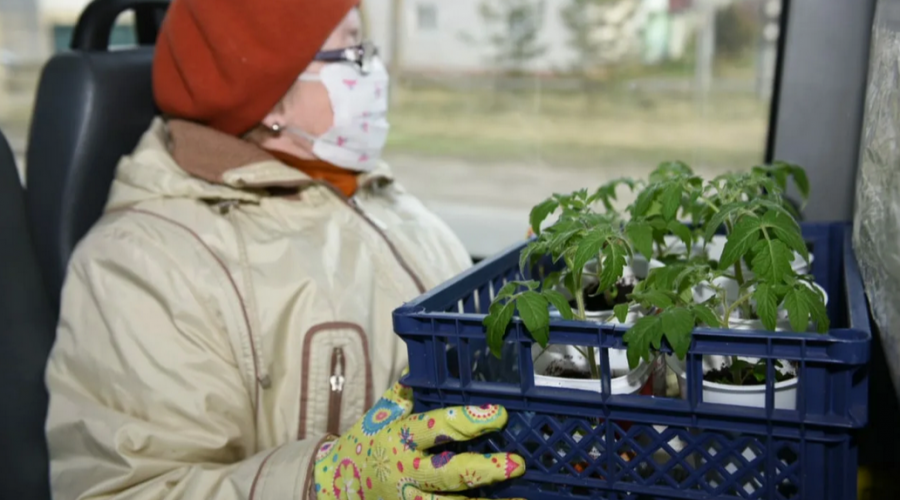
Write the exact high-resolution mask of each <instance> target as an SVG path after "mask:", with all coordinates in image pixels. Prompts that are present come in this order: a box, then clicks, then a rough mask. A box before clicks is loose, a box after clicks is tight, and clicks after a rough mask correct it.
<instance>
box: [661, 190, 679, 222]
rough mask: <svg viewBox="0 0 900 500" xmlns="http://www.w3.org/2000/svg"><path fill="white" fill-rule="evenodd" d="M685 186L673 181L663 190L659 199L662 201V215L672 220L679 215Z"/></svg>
mask: <svg viewBox="0 0 900 500" xmlns="http://www.w3.org/2000/svg"><path fill="white" fill-rule="evenodd" d="M683 192H684V186H682V185H681V184H677V183H674V182H673V183H672V184H670V185H668V186H666V188H665V189H664V190H663V192H662V195H660V197H659V200H660V203H662V216H663V218H664V219H666V220H672V219H674V218H675V216H676V215H678V207H680V206H681V194H682V193H683Z"/></svg>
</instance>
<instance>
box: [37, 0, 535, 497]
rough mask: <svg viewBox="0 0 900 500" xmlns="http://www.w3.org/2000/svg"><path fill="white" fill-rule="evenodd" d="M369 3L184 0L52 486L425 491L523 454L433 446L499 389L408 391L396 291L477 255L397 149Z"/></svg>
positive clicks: (81, 274) (175, 12)
mask: <svg viewBox="0 0 900 500" xmlns="http://www.w3.org/2000/svg"><path fill="white" fill-rule="evenodd" d="M355 4H356V0H274V1H270V2H265V3H263V4H260V3H256V2H248V1H245V0H174V1H173V2H172V5H171V7H170V10H169V14H168V16H167V18H166V21H165V24H164V25H163V27H162V30H161V33H160V37H159V41H158V44H157V48H156V56H155V60H154V68H153V90H154V95H155V97H156V101H157V104H158V106H159V108H160V109H161V110H162V111H163V113H164V116H165V119H160V120H157V121H156V122H154V123H153V124H152V126H151V128H150V130H149V131H148V132H147V133H146V134H145V136H144V137H143V139H142V140H141V142H140V144H139V145H138V147H137V149H136V151H135V152H134V154H133V155H131V156H130V157H127V158H123V159H122V161H121V163H120V164H119V166H118V170H117V173H116V178H115V181H114V183H113V186H112V190H111V194H110V199H109V203H108V206H107V209H106V214H105V215H104V217H103V218H102V219H101V221H100V222H99V223H98V224H97V225H96V227H94V228H93V230H92V231H91V232H90V234H89V235H88V236H87V237H86V238H85V239H84V241H82V243H81V244H80V245H79V247H78V249H77V251H76V252H75V255H74V256H73V258H72V261H71V264H70V268H69V273H68V278H67V280H66V284H65V287H64V290H63V305H62V311H61V320H60V325H59V330H58V334H57V341H56V345H55V347H54V349H53V352H52V355H51V359H50V362H49V366H48V369H47V383H48V387H49V390H50V411H49V418H48V423H47V435H48V440H49V446H50V453H51V462H52V466H51V468H52V471H51V472H52V486H53V491H54V496H55V498H57V499H87V498H118V499H131V498H134V499H137V498H157V499H158V498H188V499H207V498H208V499H260V500H263V499H273V500H274V499H279V500H281V499H287V498H304V497H305V498H319V499H330V498H344V497H346V496H347V495H356V496H360V497H363V496H366V497H370V498H384V499H388V498H397V497H398V496H399V497H403V498H407V497H408V498H415V497H421V496H423V495H424V494H426V493H429V494H430V493H431V492H446V491H460V490H464V489H466V488H469V487H473V486H478V485H480V484H486V483H490V482H493V481H496V480H502V479H508V478H511V477H517V476H519V475H521V474H522V473H523V472H524V467H523V464H522V460H521V459H520V458H519V457H515V456H502V457H491V456H486V457H485V456H480V455H478V456H470V455H460V456H456V457H453V456H452V455H450V454H446V453H445V454H441V455H436V456H432V455H429V454H428V451H427V449H428V448H429V447H430V446H432V445H435V444H439V443H441V442H445V441H448V440H460V439H469V438H471V437H474V436H476V435H479V434H482V433H485V432H491V431H494V430H497V429H499V428H500V427H502V426H503V424H504V423H505V421H506V414H505V412H504V410H503V409H502V408H500V407H495V406H485V407H480V408H457V409H448V410H443V411H439V412H436V413H432V414H428V415H422V416H419V415H416V416H410V415H409V414H410V412H411V403H410V400H409V391H408V390H405V389H404V388H402V387H401V386H395V387H394V388H393V389H388V388H389V387H390V385H391V383H392V382H394V381H396V380H397V379H398V378H399V376H400V375H401V370H402V369H403V368H404V367H405V366H406V357H405V356H406V349H405V346H404V345H403V343H402V342H401V341H399V340H398V338H397V337H396V336H395V335H394V334H393V332H392V324H391V312H392V310H393V309H394V308H395V307H396V306H399V305H400V304H401V303H403V301H405V300H409V299H411V298H413V297H415V296H417V295H418V294H420V293H422V292H424V291H425V290H427V289H428V288H429V287H432V286H435V285H437V284H438V283H440V282H441V281H443V280H445V279H447V278H449V277H451V276H453V275H454V274H456V273H458V272H459V271H461V270H463V269H465V268H466V267H467V266H468V265H470V261H469V258H468V256H467V255H466V252H465V251H464V249H463V247H462V245H461V244H460V242H459V241H458V240H457V239H456V238H455V237H454V236H453V234H451V232H450V231H449V230H448V228H447V227H446V226H445V225H444V224H443V223H442V222H441V221H440V220H438V219H437V218H436V217H435V216H434V215H432V214H431V213H430V212H428V211H427V210H426V209H425V208H424V207H423V206H422V204H421V203H420V202H419V201H418V200H416V199H415V198H413V197H412V196H410V195H409V194H407V193H406V192H404V190H403V189H402V187H400V185H398V184H397V183H396V182H394V179H393V178H392V176H391V173H390V171H389V170H388V169H387V168H386V167H385V166H384V164H383V163H381V162H380V161H379V156H380V153H381V149H382V147H383V146H384V142H385V136H386V133H387V129H388V126H387V121H386V119H385V116H386V111H387V100H386V91H387V83H388V82H387V75H386V72H385V70H384V66H383V64H382V63H381V62H380V61H379V60H378V59H377V57H373V49H372V47H371V46H369V45H361V44H360V42H361V40H360V31H361V30H360V16H359V12H358V11H357V10H356V6H355ZM386 389H387V392H386V393H385V397H384V398H382V399H380V400H377V403H376V399H375V398H376V396H377V395H378V394H380V393H381V392H382V391H384V390H386ZM373 405H374V406H375V408H374V409H373V410H372V411H371V412H369V413H368V414H367V415H366V416H365V418H362V417H363V413H364V412H365V411H366V410H368V409H369V408H370V407H372V406H373ZM457 416H459V418H457ZM354 422H357V423H355V424H354ZM337 435H340V438H336V437H335V436H337ZM423 459H425V460H423ZM317 464H318V465H317ZM435 498H442V497H440V496H438V497H435Z"/></svg>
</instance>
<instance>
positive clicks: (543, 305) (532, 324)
mask: <svg viewBox="0 0 900 500" xmlns="http://www.w3.org/2000/svg"><path fill="white" fill-rule="evenodd" d="M516 305H517V306H518V307H519V316H520V317H521V318H522V322H523V323H525V328H527V329H528V331H529V332H531V337H532V338H533V339H534V340H535V341H536V342H537V343H538V344H540V345H541V347H546V346H547V342H548V341H549V340H550V310H549V309H548V307H549V303H548V302H547V299H546V298H545V297H544V296H543V295H541V294H539V293H537V292H535V291H533V290H529V291H527V292H525V293H523V294H522V295H520V296H519V299H518V300H516Z"/></svg>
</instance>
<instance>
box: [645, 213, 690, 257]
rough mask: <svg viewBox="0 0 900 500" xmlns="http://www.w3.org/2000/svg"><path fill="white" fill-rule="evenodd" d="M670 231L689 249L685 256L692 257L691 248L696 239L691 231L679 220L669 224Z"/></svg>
mask: <svg viewBox="0 0 900 500" xmlns="http://www.w3.org/2000/svg"><path fill="white" fill-rule="evenodd" d="M668 229H669V231H671V232H672V234H674V235H675V236H677V237H678V239H680V240H681V241H683V242H684V246H685V247H687V252H686V253H685V255H691V246H693V239H694V238H693V235H691V230H690V229H688V227H687V226H685V225H684V224H682V223H680V222H678V221H677V220H673V221H671V222H669V226H668ZM648 257H649V256H648Z"/></svg>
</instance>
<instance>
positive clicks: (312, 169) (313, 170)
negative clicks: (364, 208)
mask: <svg viewBox="0 0 900 500" xmlns="http://www.w3.org/2000/svg"><path fill="white" fill-rule="evenodd" d="M269 154H271V155H272V156H274V157H275V158H278V159H279V160H280V161H281V162H282V163H284V164H285V165H288V166H291V167H294V168H296V169H297V170H299V171H301V172H303V173H304V174H306V175H308V176H310V177H311V178H312V179H315V180H317V181H325V182H327V183H329V184H331V185H332V186H334V187H336V188H337V189H338V190H340V192H341V193H344V196H346V197H347V198H350V197H351V196H353V195H354V194H355V193H356V189H357V188H358V187H359V184H358V180H357V176H358V175H359V173H358V172H353V171H352V170H347V169H345V168H341V167H337V166H334V165H332V164H330V163H328V162H324V161H322V160H303V159H300V158H297V157H296V156H292V155H289V154H287V153H282V152H280V151H269Z"/></svg>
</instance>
